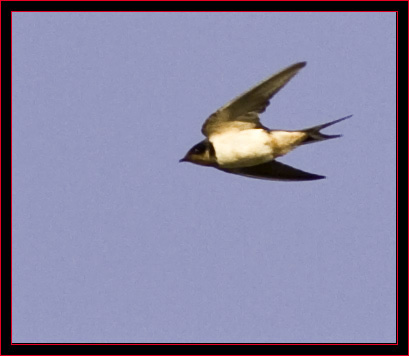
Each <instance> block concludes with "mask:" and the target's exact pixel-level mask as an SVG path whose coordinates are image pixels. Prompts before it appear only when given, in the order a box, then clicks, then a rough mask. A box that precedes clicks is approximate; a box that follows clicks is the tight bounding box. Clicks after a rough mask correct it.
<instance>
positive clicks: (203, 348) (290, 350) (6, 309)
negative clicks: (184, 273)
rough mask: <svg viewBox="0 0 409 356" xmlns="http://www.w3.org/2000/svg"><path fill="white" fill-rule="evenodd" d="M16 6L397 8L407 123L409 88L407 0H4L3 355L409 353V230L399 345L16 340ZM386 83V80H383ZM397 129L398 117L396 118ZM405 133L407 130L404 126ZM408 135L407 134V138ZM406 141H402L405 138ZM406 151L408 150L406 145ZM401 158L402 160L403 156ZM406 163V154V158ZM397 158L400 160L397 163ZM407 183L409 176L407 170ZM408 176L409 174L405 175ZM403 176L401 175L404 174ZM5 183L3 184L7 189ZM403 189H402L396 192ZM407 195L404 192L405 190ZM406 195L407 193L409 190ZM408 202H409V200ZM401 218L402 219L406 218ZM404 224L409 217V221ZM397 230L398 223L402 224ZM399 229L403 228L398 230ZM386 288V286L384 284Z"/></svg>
mask: <svg viewBox="0 0 409 356" xmlns="http://www.w3.org/2000/svg"><path fill="white" fill-rule="evenodd" d="M12 11H290V12H294V11H331V12H334V11H396V12H397V15H398V23H397V31H398V36H399V37H398V41H399V48H398V61H399V63H400V66H399V71H400V72H399V81H398V83H399V89H400V90H399V92H398V94H399V99H400V100H399V102H400V103H404V104H403V105H400V106H399V112H398V113H399V117H400V118H401V119H400V123H401V125H404V124H405V123H407V117H408V112H407V97H406V90H405V89H407V87H408V82H407V78H408V75H407V74H408V73H407V63H408V57H407V54H408V51H407V47H406V46H407V43H408V32H407V29H408V22H407V16H408V3H407V2H406V1H379V2H378V1H373V2H372V1H330V2H327V1H322V2H321V1H311V2H310V1H273V2H271V1H253V2H241V1H234V2H233V1H232V2H230V1H229V2H225V1H220V2H219V1H197V2H190V1H186V2H185V1H178V2H171V1H159V2H158V1H140V2H134V1H117V2H114V1H106V2H105V1H95V2H94V1H61V2H59V1H6V2H4V1H3V2H1V46H2V51H1V54H2V61H1V69H2V71H1V72H2V81H1V88H2V91H1V93H2V101H1V102H2V104H3V105H2V107H1V113H2V121H1V125H2V126H1V128H2V136H1V137H2V140H1V145H2V146H1V147H2V151H1V158H2V160H1V162H2V167H3V169H2V193H3V194H2V208H3V209H2V233H3V238H2V241H1V257H2V259H1V266H2V269H1V282H2V287H3V288H2V292H3V293H2V299H1V309H2V317H1V325H2V328H1V331H2V333H1V335H2V340H1V354H2V355H13V354H14V355H16V354H19V355H48V354H54V355H58V354H61V355H71V354H72V355H76V354H101V355H120V354H124V355H129V354H135V355H137V354H145V355H157V354H163V355H186V354H193V355H194V354H196V355H205V354H208V355H210V354H227V355H229V354H236V355H274V354H282V355H295V354H298V355H311V354H314V355H341V354H343V355H347V354H355V355H368V354H371V355H408V333H407V326H408V310H407V306H408V304H407V301H408V294H407V292H408V285H407V280H408V275H407V272H408V269H407V268H408V260H407V251H408V246H407V236H408V234H407V230H406V229H405V230H404V232H403V233H402V232H401V234H400V239H399V240H398V243H399V252H400V253H399V259H398V264H399V266H398V267H399V276H398V277H399V281H400V283H399V290H398V296H399V319H398V323H399V326H398V341H399V342H398V344H11V310H10V306H11V295H10V284H11V266H10V251H11V240H10V231H11V219H10V213H9V212H10V207H11V194H10V193H9V192H10V191H9V187H11V171H10V168H11V129H12V128H11V120H10V117H11V90H10V83H11V12H12ZM380 85H382V83H380ZM397 129H398V121H397ZM401 131H402V132H405V131H403V130H401ZM406 132H407V131H406ZM404 138H405V139H406V140H407V134H405V137H404ZM406 140H402V139H401V140H400V142H401V143H402V142H405V144H406V145H407V141H406ZM402 152H403V153H404V154H405V153H407V151H406V149H405V150H401V155H402ZM401 161H402V160H401ZM404 162H407V159H406V160H404ZM396 163H398V162H396ZM400 171H401V172H402V171H403V172H404V173H403V174H404V175H405V176H404V182H405V183H406V182H407V181H408V180H407V175H406V174H407V170H406V169H403V170H402V168H401V170H400ZM405 178H406V179H405ZM401 181H402V178H401ZM397 183H398V181H397ZM3 188H4V189H3ZM396 193H398V191H397V192H396ZM401 197H402V195H401ZM405 197H407V195H405ZM406 205H407V204H406ZM401 221H402V219H401ZM404 226H405V227H407V225H406V220H405V225H404ZM397 230H398V227H397ZM397 232H398V231H397ZM405 232H406V233H405ZM379 288H382V286H379Z"/></svg>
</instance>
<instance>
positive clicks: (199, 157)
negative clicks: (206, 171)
mask: <svg viewBox="0 0 409 356" xmlns="http://www.w3.org/2000/svg"><path fill="white" fill-rule="evenodd" d="M179 162H191V163H195V164H200V165H202V166H215V165H216V155H215V152H214V148H213V145H212V144H211V143H210V142H209V141H208V140H203V141H202V142H199V143H198V144H197V145H194V146H193V147H192V148H191V149H190V150H189V152H188V153H186V156H185V157H183V158H182V159H181V160H180V161H179Z"/></svg>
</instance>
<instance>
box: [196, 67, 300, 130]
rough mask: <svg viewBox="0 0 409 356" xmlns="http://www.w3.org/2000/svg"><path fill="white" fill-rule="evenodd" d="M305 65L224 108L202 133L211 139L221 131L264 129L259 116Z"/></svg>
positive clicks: (275, 77)
mask: <svg viewBox="0 0 409 356" xmlns="http://www.w3.org/2000/svg"><path fill="white" fill-rule="evenodd" d="M305 65H306V62H299V63H296V64H293V65H291V66H289V67H288V68H285V69H283V70H282V71H280V72H278V73H276V74H274V75H272V76H271V77H269V78H267V79H266V80H264V81H262V82H261V83H259V84H257V85H256V86H255V87H253V88H251V89H250V90H248V91H246V92H245V93H243V94H242V95H240V96H238V97H236V98H235V99H233V100H232V101H230V102H229V103H227V104H226V105H224V106H222V107H221V108H220V109H219V110H217V111H216V112H215V113H213V114H212V115H210V117H209V118H208V119H207V120H206V121H205V123H204V124H203V126H202V133H203V134H204V135H205V136H207V137H209V136H211V135H212V134H213V133H217V132H219V131H220V130H226V129H231V128H239V129H241V130H244V129H250V128H258V127H263V125H262V124H261V123H260V119H259V117H258V114H260V113H262V112H264V111H265V109H266V107H267V106H268V105H269V103H270V99H271V98H272V97H273V96H274V95H275V94H276V93H277V92H278V91H279V90H280V89H281V88H282V87H283V86H284V85H285V84H287V83H288V82H289V81H290V80H291V78H292V77H294V75H296V74H297V72H298V71H299V70H300V69H301V68H303V67H304V66H305Z"/></svg>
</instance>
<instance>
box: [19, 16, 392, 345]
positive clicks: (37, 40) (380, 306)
mask: <svg viewBox="0 0 409 356" xmlns="http://www.w3.org/2000/svg"><path fill="white" fill-rule="evenodd" d="M12 21H13V27H12V31H13V33H12V41H13V42H12V45H13V57H12V61H13V62H12V65H13V93H12V94H13V109H12V110H13V111H12V114H13V121H12V123H13V132H12V139H13V146H12V149H13V156H12V158H13V181H12V182H13V195H12V199H13V215H12V216H13V241H12V242H13V324H12V328H13V329H12V332H13V334H12V336H13V342H286V343H294V342H395V331H396V330H395V324H396V319H395V308H396V303H395V298H396V295H395V262H396V256H395V227H396V226H395V225H396V223H395V221H396V219H395V213H396V211H395V210H396V207H395V191H396V184H395V179H396V174H395V166H396V154H395V144H396V128H395V121H396V120H395V116H396V107H395V106H396V105H395V103H396V100H395V99H396V95H395V84H396V80H395V70H396V65H395V62H396V57H395V40H396V37H395V14H394V13H14V14H13V19H12ZM298 61H307V63H308V64H307V66H306V67H305V68H304V69H302V70H301V71H300V72H299V74H298V75H297V76H296V77H295V78H294V79H293V80H292V81H291V82H290V83H289V84H288V85H287V86H286V87H285V88H284V89H283V90H282V91H280V93H279V94H277V96H276V97H274V99H273V100H272V103H271V105H270V106H269V107H268V110H267V111H266V112H265V113H264V114H263V115H262V116H261V120H262V122H263V124H264V125H266V126H267V127H270V128H276V129H289V130H294V129H303V128H306V127H310V126H313V125H317V124H321V123H325V122H327V121H331V120H335V119H338V118H340V117H343V116H346V115H349V114H353V115H354V116H353V117H352V118H351V119H350V120H347V121H343V122H342V123H339V124H337V125H335V126H333V127H331V128H328V129H326V131H325V132H326V133H331V134H338V133H340V134H343V137H342V138H339V139H336V140H331V141H327V142H322V143H317V144H312V145H307V146H304V147H301V148H299V149H297V150H295V151H293V152H291V153H290V154H289V155H287V156H285V157H283V158H281V159H280V161H282V162H284V163H287V164H290V165H292V166H294V167H296V168H299V169H303V170H306V171H309V172H312V173H316V174H322V175H325V176H327V179H325V180H319V181H313V182H299V183H288V182H271V181H261V180H255V179H250V178H245V177H240V176H234V175H231V174H226V173H223V172H220V171H218V170H216V169H213V168H205V167H200V166H195V165H192V164H189V163H179V162H178V160H179V159H180V158H182V157H183V156H184V155H185V153H186V151H187V150H188V149H189V148H190V147H191V146H192V145H194V144H195V143H197V142H199V141H201V140H202V139H203V136H202V134H201V132H200V129H201V125H202V123H203V121H204V120H205V119H206V118H207V117H208V116H209V115H210V114H211V113H213V112H214V111H215V110H216V109H218V108H219V107H220V106H222V105H224V104H225V103H226V102H227V101H229V100H231V99H232V98H233V97H235V96H237V95H238V94H240V93H242V92H243V91H245V90H247V89H248V88H250V87H251V86H253V85H255V84H256V83H258V82H259V81H261V80H263V79H265V78H266V77H268V76H270V75H271V74H273V73H275V72H277V71H278V70H280V69H282V68H284V67H286V66H288V65H291V64H293V63H295V62H298Z"/></svg>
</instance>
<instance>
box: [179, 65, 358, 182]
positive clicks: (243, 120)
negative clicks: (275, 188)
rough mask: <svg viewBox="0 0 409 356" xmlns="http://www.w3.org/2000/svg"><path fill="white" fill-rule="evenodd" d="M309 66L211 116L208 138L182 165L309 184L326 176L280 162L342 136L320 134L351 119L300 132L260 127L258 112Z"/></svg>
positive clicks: (206, 128) (248, 93)
mask: <svg viewBox="0 0 409 356" xmlns="http://www.w3.org/2000/svg"><path fill="white" fill-rule="evenodd" d="M305 65H306V62H299V63H295V64H293V65H291V66H289V67H287V68H285V69H283V70H281V71H280V72H278V73H276V74H274V75H272V76H271V77H269V78H267V79H266V80H264V81H262V82H261V83H260V84H258V85H256V86H255V87H253V88H251V89H250V90H248V91H246V92H245V93H243V94H242V95H240V96H238V97H236V98H235V99H233V100H232V101H230V102H229V103H227V104H226V105H224V106H222V107H221V108H220V109H219V110H217V111H216V112H215V113H213V114H212V115H210V116H209V118H208V119H207V120H206V121H205V123H204V124H203V126H202V133H203V134H204V135H205V136H206V139H205V140H203V141H201V142H199V143H198V144H196V145H195V146H193V147H192V148H191V149H190V150H189V151H188V153H187V154H186V156H185V157H184V158H182V159H181V160H180V162H191V163H194V164H198V165H202V166H210V167H214V168H217V169H219V170H221V171H224V172H226V173H232V174H238V175H242V176H247V177H251V178H258V179H267V180H283V181H306V180H316V179H322V178H325V177H324V176H321V175H317V174H313V173H308V172H304V171H302V170H299V169H296V168H293V167H291V166H288V165H286V164H283V163H281V162H278V161H276V158H278V157H281V156H283V155H285V154H287V153H288V152H290V151H291V150H293V149H294V148H296V147H298V146H301V145H304V144H308V143H314V142H319V141H324V140H328V139H332V138H336V137H340V136H341V135H326V134H323V133H321V132H320V130H322V129H324V128H326V127H328V126H331V125H333V124H336V123H337V122H340V121H342V120H345V119H348V118H350V117H351V116H352V115H350V116H346V117H343V118H341V119H338V120H335V121H331V122H328V123H326V124H322V125H318V126H314V127H310V128H307V129H304V130H299V131H287V130H270V129H268V128H267V127H265V126H264V125H262V124H261V122H260V119H259V116H258V115H259V114H261V113H263V112H264V111H265V110H266V107H267V106H268V105H269V104H270V99H271V98H272V97H273V96H274V95H275V94H276V93H277V92H278V91H279V90H280V89H281V88H282V87H283V86H284V85H286V84H287V83H288V82H289V81H290V80H291V78H293V77H294V76H295V75H296V74H297V73H298V71H299V70H300V69H301V68H303V67H304V66H305Z"/></svg>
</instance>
